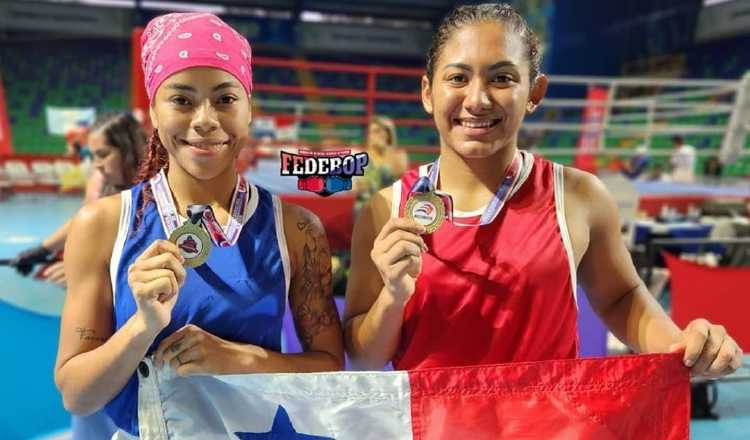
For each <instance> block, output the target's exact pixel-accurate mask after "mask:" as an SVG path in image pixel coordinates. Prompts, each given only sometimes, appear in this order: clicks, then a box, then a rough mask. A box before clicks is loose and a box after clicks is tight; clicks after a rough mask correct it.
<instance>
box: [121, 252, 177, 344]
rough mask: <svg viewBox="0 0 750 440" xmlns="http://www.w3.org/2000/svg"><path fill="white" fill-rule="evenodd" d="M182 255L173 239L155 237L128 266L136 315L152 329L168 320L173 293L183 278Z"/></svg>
mask: <svg viewBox="0 0 750 440" xmlns="http://www.w3.org/2000/svg"><path fill="white" fill-rule="evenodd" d="M183 262H184V259H183V257H182V255H180V251H179V250H178V249H177V246H175V245H174V243H170V242H168V241H166V240H157V241H155V242H153V243H151V245H150V246H149V247H148V248H146V250H145V251H143V253H142V254H141V255H139V256H138V258H136V259H135V261H134V262H133V264H132V265H131V266H130V267H129V268H128V285H129V286H130V290H131V291H132V292H133V298H134V299H135V303H136V306H137V307H138V312H137V314H138V316H140V318H141V320H142V322H143V323H144V324H145V325H146V328H147V329H149V330H150V331H152V332H159V331H161V330H162V329H163V328H164V327H166V326H167V324H169V321H170V319H171V314H172V308H173V307H174V305H175V303H176V302H177V296H178V295H177V294H178V293H179V291H180V287H181V286H182V284H183V283H184V282H185V268H184V267H183Z"/></svg>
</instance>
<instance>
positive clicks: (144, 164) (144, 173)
mask: <svg viewBox="0 0 750 440" xmlns="http://www.w3.org/2000/svg"><path fill="white" fill-rule="evenodd" d="M162 168H163V169H164V172H167V171H168V170H169V154H168V153H167V149H166V148H164V145H162V143H161V139H159V133H158V132H157V131H156V129H154V132H153V134H152V135H151V138H149V140H148V145H147V146H146V157H145V158H144V160H143V161H141V164H140V166H139V167H138V173H137V174H136V178H135V179H136V182H137V183H140V182H147V181H148V180H149V179H151V178H152V177H154V176H155V175H156V174H157V173H158V172H159V170H161V169H162ZM153 200H154V193H153V191H151V184H149V183H146V184H145V185H143V197H141V198H140V202H139V204H138V207H137V210H136V212H135V225H134V226H133V232H135V231H136V230H138V227H139V226H140V224H141V221H143V210H144V209H145V208H146V206H147V205H148V204H149V203H150V202H152V201H153Z"/></svg>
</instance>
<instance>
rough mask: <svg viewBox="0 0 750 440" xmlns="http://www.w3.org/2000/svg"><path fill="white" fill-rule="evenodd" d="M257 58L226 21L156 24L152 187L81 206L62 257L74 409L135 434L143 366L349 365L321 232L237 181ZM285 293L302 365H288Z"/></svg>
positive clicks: (150, 64) (146, 171)
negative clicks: (101, 412) (100, 415)
mask: <svg viewBox="0 0 750 440" xmlns="http://www.w3.org/2000/svg"><path fill="white" fill-rule="evenodd" d="M251 56H252V55H251V51H250V45H249V44H248V42H247V40H245V38H243V37H242V36H241V35H239V34H238V33H237V32H236V31H235V30H234V29H232V28H231V27H230V26H228V25H227V24H226V23H224V22H223V21H221V20H220V19H219V18H217V17H216V16H214V15H210V14H203V13H182V14H168V15H164V16H160V17H157V18H155V19H154V20H152V21H151V22H150V23H149V24H148V26H147V27H146V29H145V32H144V34H143V37H142V64H143V70H144V73H145V81H146V89H147V92H148V95H149V98H150V100H151V107H150V116H151V121H152V123H153V125H154V127H155V129H156V131H155V132H154V135H153V137H152V138H151V140H150V142H149V146H148V152H147V158H146V160H145V161H144V163H143V164H142V165H141V168H140V174H139V177H140V178H141V179H142V180H141V183H139V184H138V185H136V186H135V187H133V188H132V189H130V190H128V191H123V192H122V193H121V194H119V195H115V196H112V197H107V198H105V199H102V200H100V201H98V202H96V203H94V204H92V205H91V206H87V207H85V208H84V209H82V210H81V212H80V213H79V214H78V215H77V217H76V219H75V220H74V223H73V225H72V228H71V232H70V236H69V239H68V242H67V245H66V249H65V256H66V258H65V270H66V273H67V275H68V295H67V298H66V303H65V307H64V310H63V315H62V325H61V330H60V346H59V351H58V358H57V365H56V368H55V381H56V383H57V386H58V388H59V389H60V391H61V393H62V395H63V401H64V404H65V407H66V408H67V409H68V410H69V411H71V412H73V413H76V414H88V413H91V412H93V411H96V410H98V409H100V408H102V407H104V408H105V410H106V412H107V414H109V416H110V417H111V418H112V419H113V420H114V422H115V423H116V425H117V426H118V427H119V428H120V429H121V430H123V431H126V432H128V433H129V434H131V435H138V381H139V379H142V378H144V377H148V375H149V374H150V371H149V363H148V362H142V360H143V358H144V357H146V356H152V358H153V362H154V365H155V366H156V368H161V367H163V366H164V365H170V366H171V367H172V368H174V369H175V370H176V372H177V374H179V375H193V374H241V373H254V372H307V371H324V370H338V369H341V368H342V366H343V348H342V340H341V339H342V337H341V326H340V323H339V320H338V315H337V313H336V308H335V304H334V301H333V298H332V296H331V273H330V270H331V269H330V254H329V248H328V243H327V241H326V237H325V233H324V231H323V228H322V226H321V224H320V222H319V221H318V219H317V218H315V216H313V215H312V214H310V213H309V212H307V211H305V210H304V209H302V208H299V207H297V206H293V205H288V204H285V203H282V202H280V201H279V200H278V199H277V198H275V197H274V196H272V195H271V194H270V193H268V192H267V191H265V190H263V189H262V188H259V187H256V186H255V185H253V184H251V183H248V182H245V181H244V179H242V177H241V176H239V175H238V174H237V172H236V171H235V167H234V162H235V160H236V157H237V155H238V153H239V150H240V148H241V146H242V145H244V143H245V142H246V140H247V137H248V124H249V123H250V120H251V117H252V114H251V105H250V92H251V90H252V72H251V68H250V62H251ZM168 238H170V240H167V239H168ZM287 295H288V301H289V304H290V308H291V311H292V314H293V316H294V319H295V324H296V327H297V333H298V335H299V337H300V339H301V342H302V345H303V348H304V350H305V352H304V353H300V354H281V353H280V350H281V328H282V317H283V314H284V309H285V303H286V301H287Z"/></svg>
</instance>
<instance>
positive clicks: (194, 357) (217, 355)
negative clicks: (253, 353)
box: [154, 324, 250, 376]
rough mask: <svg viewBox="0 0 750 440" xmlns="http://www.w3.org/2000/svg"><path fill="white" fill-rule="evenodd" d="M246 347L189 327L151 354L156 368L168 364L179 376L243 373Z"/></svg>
mask: <svg viewBox="0 0 750 440" xmlns="http://www.w3.org/2000/svg"><path fill="white" fill-rule="evenodd" d="M249 347H250V346H248V345H247V344H238V343H234V342H229V341H226V340H224V339H221V338H219V337H218V336H214V335H212V334H211V333H209V332H207V331H205V330H203V329H202V328H200V327H198V326H195V325H192V324H188V325H186V326H185V327H182V328H181V329H179V330H177V331H176V332H174V333H173V334H171V335H169V336H168V337H167V338H165V339H164V340H163V341H162V342H161V344H159V348H157V349H156V352H155V353H154V362H155V364H156V366H157V368H161V366H162V364H164V363H168V364H169V365H170V366H171V367H172V368H173V369H174V370H175V371H176V372H177V374H178V375H180V376H191V375H196V374H233V373H239V372H241V371H243V370H244V369H243V368H242V365H241V364H242V363H243V362H244V359H246V358H247V357H248V354H249V352H248V348H249Z"/></svg>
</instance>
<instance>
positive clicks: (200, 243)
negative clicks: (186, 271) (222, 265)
mask: <svg viewBox="0 0 750 440" xmlns="http://www.w3.org/2000/svg"><path fill="white" fill-rule="evenodd" d="M150 182H151V190H152V191H153V193H154V201H155V202H156V207H157V209H158V210H159V216H160V217H161V221H162V225H163V226H164V231H165V232H166V234H167V235H168V236H169V241H171V242H172V243H174V244H175V245H177V248H178V249H179V251H180V253H181V254H182V256H183V257H184V259H185V265H186V266H188V267H198V266H200V265H202V264H204V263H205V262H206V260H208V256H209V253H210V252H211V246H212V244H216V246H219V247H229V246H232V245H234V244H235V243H236V242H237V239H238V238H239V236H240V232H241V230H242V225H243V224H244V220H245V217H246V215H247V210H248V207H249V205H250V203H249V197H250V191H249V185H248V184H247V182H246V181H245V179H243V178H242V176H238V178H237V185H236V187H235V190H234V194H233V195H232V202H231V205H230V211H229V214H230V216H229V223H228V224H227V227H226V232H225V230H224V229H222V227H221V225H219V222H218V221H217V220H216V216H215V215H214V212H213V210H212V209H211V207H210V206H208V205H189V206H188V210H187V211H188V212H187V214H188V220H187V221H186V222H184V223H182V224H180V223H181V222H182V221H181V219H180V216H179V215H178V214H177V209H176V208H175V204H174V200H172V194H171V192H170V191H169V187H168V186H167V178H166V176H165V175H164V170H161V171H159V173H158V174H157V175H156V176H154V177H153V178H151V181H150Z"/></svg>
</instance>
